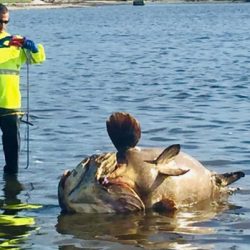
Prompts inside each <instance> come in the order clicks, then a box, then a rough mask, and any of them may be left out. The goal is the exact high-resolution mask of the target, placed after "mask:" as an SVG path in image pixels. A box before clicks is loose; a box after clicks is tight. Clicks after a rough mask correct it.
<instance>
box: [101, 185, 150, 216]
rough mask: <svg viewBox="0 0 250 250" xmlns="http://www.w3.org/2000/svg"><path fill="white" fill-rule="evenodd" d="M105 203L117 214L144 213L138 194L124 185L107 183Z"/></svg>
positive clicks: (143, 206)
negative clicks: (110, 205)
mask: <svg viewBox="0 0 250 250" xmlns="http://www.w3.org/2000/svg"><path fill="white" fill-rule="evenodd" d="M105 189H106V191H107V192H108V197H107V198H106V199H108V200H107V201H108V202H109V203H110V204H112V206H113V209H114V210H115V211H116V212H118V213H128V212H136V211H144V210H145V205H144V203H143V202H142V200H141V199H140V197H139V196H138V194H137V193H136V192H135V191H134V190H133V189H132V188H131V187H130V186H129V185H127V184H126V183H116V182H114V183H112V182H109V183H108V185H107V186H106V188H105Z"/></svg>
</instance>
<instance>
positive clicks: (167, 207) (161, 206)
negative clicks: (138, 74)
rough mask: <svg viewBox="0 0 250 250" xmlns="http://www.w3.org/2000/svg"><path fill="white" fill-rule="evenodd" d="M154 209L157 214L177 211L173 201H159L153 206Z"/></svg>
mask: <svg viewBox="0 0 250 250" xmlns="http://www.w3.org/2000/svg"><path fill="white" fill-rule="evenodd" d="M153 209H154V210H155V211H156V212H167V211H174V210H176V205H175V202H174V201H173V200H170V199H162V200H161V201H158V202H156V203H155V204H154V205H153Z"/></svg>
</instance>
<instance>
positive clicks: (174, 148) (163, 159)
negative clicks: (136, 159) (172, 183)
mask: <svg viewBox="0 0 250 250" xmlns="http://www.w3.org/2000/svg"><path fill="white" fill-rule="evenodd" d="M180 149H181V146H180V144H174V145H171V146H169V147H167V148H166V149H164V150H163V151H162V153H161V154H160V155H159V156H158V157H157V158H156V159H155V160H152V161H146V162H148V163H152V164H156V165H158V164H166V163H168V162H170V161H171V160H173V159H174V157H175V156H176V155H178V154H179V152H180Z"/></svg>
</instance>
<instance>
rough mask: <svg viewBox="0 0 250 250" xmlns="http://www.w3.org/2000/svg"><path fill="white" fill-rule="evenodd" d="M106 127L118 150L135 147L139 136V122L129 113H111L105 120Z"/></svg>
mask: <svg viewBox="0 0 250 250" xmlns="http://www.w3.org/2000/svg"><path fill="white" fill-rule="evenodd" d="M106 127H107V132H108V135H109V137H110V139H111V141H112V142H113V144H114V146H115V147H116V149H117V150H118V152H119V151H125V150H126V149H128V148H132V147H135V146H136V144H137V143H138V141H139V139H140V138H141V127H140V124H139V122H138V121H137V120H136V119H135V118H134V117H133V116H131V115H130V114H129V113H125V112H116V113H113V114H112V115H111V116H110V117H109V119H108V120H107V121H106Z"/></svg>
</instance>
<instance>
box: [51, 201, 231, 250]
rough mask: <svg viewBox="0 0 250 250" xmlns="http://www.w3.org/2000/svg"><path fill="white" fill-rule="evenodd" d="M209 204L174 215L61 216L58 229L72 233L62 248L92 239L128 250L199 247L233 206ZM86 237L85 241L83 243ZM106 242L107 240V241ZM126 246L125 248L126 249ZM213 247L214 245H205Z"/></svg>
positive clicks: (65, 232) (214, 232)
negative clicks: (219, 216) (225, 212)
mask: <svg viewBox="0 0 250 250" xmlns="http://www.w3.org/2000/svg"><path fill="white" fill-rule="evenodd" d="M203 205H204V206H206V207H199V208H196V210H195V211H193V210H191V209H187V210H183V211H179V212H176V213H172V214H159V213H154V212H150V213H146V214H132V215H107V214H105V215H100V214H80V215H79V214H73V215H60V216H59V217H58V224H57V225H56V228H57V231H58V232H59V233H60V234H64V235H73V236H74V237H73V239H72V240H71V242H70V243H69V242H67V243H66V242H60V244H59V245H61V248H60V249H67V248H63V246H64V247H66V245H67V246H68V245H69V244H70V245H71V246H75V247H76V246H79V245H81V244H82V245H84V246H86V244H89V246H88V247H89V249H91V248H94V245H91V242H92V244H93V240H98V242H100V241H105V242H113V243H119V244H122V245H123V247H125V246H127V249H131V247H135V248H137V247H139V248H145V249H200V247H201V246H200V245H199V244H200V243H199V242H198V244H197V242H196V244H197V246H195V244H192V242H195V241H196V240H197V241H198V238H199V236H200V235H203V236H204V235H210V234H216V227H215V225H214V224H215V222H213V221H211V219H214V218H215V217H216V216H217V215H218V214H220V213H221V212H223V211H225V210H228V209H233V208H234V207H233V206H231V205H229V204H228V203H221V204H216V205H215V204H206V205H205V204H203ZM80 240H83V241H82V243H80V242H81V241H80ZM105 244H107V243H105ZM123 249H126V247H125V248H123ZM202 249H211V245H209V246H206V245H202Z"/></svg>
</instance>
